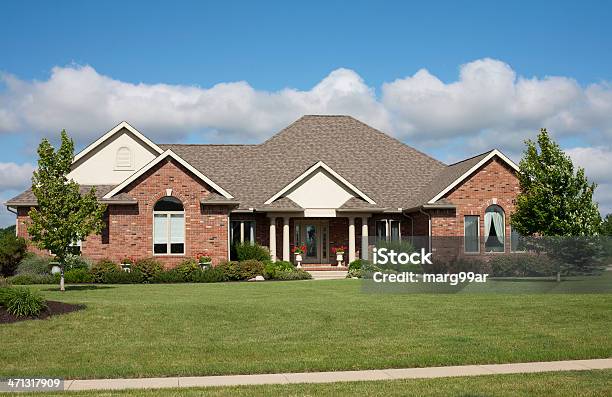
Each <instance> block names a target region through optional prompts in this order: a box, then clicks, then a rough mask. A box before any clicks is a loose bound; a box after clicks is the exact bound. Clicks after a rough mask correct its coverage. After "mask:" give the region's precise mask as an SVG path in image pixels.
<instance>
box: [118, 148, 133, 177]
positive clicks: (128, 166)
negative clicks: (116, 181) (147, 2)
mask: <svg viewBox="0 0 612 397" xmlns="http://www.w3.org/2000/svg"><path fill="white" fill-rule="evenodd" d="M115 169H117V170H128V171H133V170H134V159H133V158H132V151H131V150H130V148H129V147H127V146H122V147H120V148H119V149H117V155H116V157H115Z"/></svg>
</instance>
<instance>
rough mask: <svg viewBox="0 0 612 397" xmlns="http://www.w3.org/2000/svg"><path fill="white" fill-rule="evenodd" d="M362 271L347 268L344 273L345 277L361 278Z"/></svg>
mask: <svg viewBox="0 0 612 397" xmlns="http://www.w3.org/2000/svg"><path fill="white" fill-rule="evenodd" d="M362 277H363V271H362V270H361V269H349V271H348V273H346V278H362Z"/></svg>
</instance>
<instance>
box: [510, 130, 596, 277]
mask: <svg viewBox="0 0 612 397" xmlns="http://www.w3.org/2000/svg"><path fill="white" fill-rule="evenodd" d="M526 145H527V149H526V150H525V153H524V155H523V158H522V159H521V162H520V164H519V168H520V171H519V175H518V179H519V185H520V188H521V192H520V193H519V195H518V196H517V198H516V207H515V212H514V213H513V214H512V216H511V223H512V227H513V229H514V230H516V231H517V232H518V233H519V234H521V235H523V236H538V237H545V238H544V239H531V241H532V242H533V243H534V244H535V245H540V248H542V249H543V250H545V251H546V252H547V253H548V255H549V256H551V257H552V258H554V259H556V260H557V262H558V263H559V268H558V270H557V280H560V278H561V267H562V266H565V267H569V268H571V269H572V271H576V270H578V271H587V270H588V269H590V268H592V267H593V266H594V264H595V260H596V259H595V258H596V256H597V252H598V247H597V244H594V243H593V241H594V240H595V239H593V238H592V236H596V235H597V234H598V233H599V231H600V224H601V216H600V214H599V209H598V208H597V203H595V202H593V192H594V191H595V188H596V185H595V184H594V183H589V181H588V179H587V177H586V176H585V173H584V169H583V168H580V167H578V168H575V167H574V164H573V163H572V160H571V159H570V158H569V156H568V155H567V154H565V153H564V152H563V150H561V148H560V147H559V145H558V144H557V143H555V142H554V141H553V140H552V139H551V138H550V136H549V135H548V132H547V131H546V129H545V128H543V129H541V130H540V134H539V135H538V139H537V142H533V141H531V140H527V141H526ZM532 248H534V249H535V250H538V248H537V247H535V246H534V247H532Z"/></svg>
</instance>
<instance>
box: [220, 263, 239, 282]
mask: <svg viewBox="0 0 612 397" xmlns="http://www.w3.org/2000/svg"><path fill="white" fill-rule="evenodd" d="M215 269H217V270H219V271H220V272H221V273H222V274H223V281H237V280H240V271H239V269H238V262H235V261H224V262H221V263H219V264H218V265H217V266H216V267H215Z"/></svg>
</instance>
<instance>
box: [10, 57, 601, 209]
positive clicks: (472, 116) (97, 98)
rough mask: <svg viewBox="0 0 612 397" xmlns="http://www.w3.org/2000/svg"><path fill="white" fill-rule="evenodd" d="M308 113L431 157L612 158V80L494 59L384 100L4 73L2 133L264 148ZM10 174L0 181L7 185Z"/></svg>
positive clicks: (336, 87)
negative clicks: (535, 73) (133, 135)
mask: <svg viewBox="0 0 612 397" xmlns="http://www.w3.org/2000/svg"><path fill="white" fill-rule="evenodd" d="M303 114H350V115H353V116H355V117H357V118H359V119H361V120H363V121H364V122H366V123H368V124H370V125H372V126H374V127H377V128H380V129H382V130H383V131H386V132H389V133H391V134H393V135H395V136H397V137H399V138H403V139H404V140H405V141H406V142H407V143H409V144H413V145H416V146H420V147H421V148H423V149H425V150H432V149H434V148H435V149H436V152H437V153H443V156H444V155H445V156H446V158H447V159H448V160H456V159H460V158H462V157H465V156H467V155H472V154H475V153H477V152H480V151H485V150H488V149H490V148H492V147H497V148H500V149H502V150H503V151H504V152H506V153H507V154H509V155H510V156H512V157H513V158H517V157H519V156H520V153H521V152H522V149H523V141H524V139H525V138H533V137H535V135H536V134H537V132H538V131H539V129H540V128H541V127H547V128H548V129H549V131H550V132H551V133H552V134H553V135H554V136H556V137H558V138H559V137H560V138H563V139H567V141H569V142H574V144H573V145H575V146H582V147H581V148H575V149H572V150H573V152H570V153H572V156H574V157H575V159H576V161H577V162H581V161H585V160H586V159H592V157H593V156H597V155H599V154H601V158H602V159H604V158H605V159H609V158H610V157H609V155H610V150H611V147H612V145H610V146H603V147H597V148H589V147H588V146H589V145H590V144H591V143H595V144H596V145H601V142H608V141H610V140H611V138H612V116H610V115H612V86H611V85H610V83H608V82H600V83H595V84H590V85H588V86H583V85H580V84H578V83H577V82H576V81H575V80H574V79H572V78H571V77H564V76H539V77H531V76H527V77H525V76H520V75H518V74H517V72H516V71H515V70H513V69H512V67H511V66H510V65H508V64H506V63H504V62H502V61H499V60H494V59H489V58H484V59H479V60H475V61H473V62H469V63H467V64H465V65H461V66H460V67H459V74H458V78H457V79H456V81H451V82H444V81H442V80H441V79H440V78H438V77H436V76H435V75H433V74H432V73H430V72H429V71H427V70H426V69H421V70H419V71H417V72H416V73H414V74H413V75H411V76H410V75H409V76H407V77H404V78H400V79H396V80H393V81H392V80H389V82H387V83H385V84H383V85H382V87H381V90H380V93H379V95H377V94H376V88H375V87H371V86H368V85H367V84H366V82H364V80H363V79H362V78H361V77H360V76H359V75H358V74H357V73H356V72H355V71H352V70H349V69H337V70H334V71H332V72H331V73H330V74H329V75H328V76H326V77H325V78H323V79H322V80H321V81H320V82H318V83H317V84H315V85H314V86H313V87H312V88H310V89H308V90H297V89H293V88H285V89H282V90H278V91H265V90H258V89H255V88H254V87H252V86H251V85H250V84H249V83H248V82H245V81H238V82H223V83H219V84H216V85H214V86H212V87H204V88H203V87H197V86H185V85H170V84H143V83H140V84H134V83H129V82H124V81H120V80H117V79H113V78H112V77H110V76H105V75H102V74H100V73H98V72H97V71H96V70H95V69H94V68H93V67H91V66H78V65H69V66H66V67H55V68H53V70H52V72H51V75H50V76H49V78H48V79H46V80H42V81H29V80H22V79H20V78H19V77H17V76H13V75H9V74H3V75H0V132H17V133H23V134H31V135H30V137H32V136H35V139H36V138H38V137H40V136H52V135H53V136H56V135H57V133H58V131H60V130H61V129H62V128H65V129H66V130H68V132H69V133H70V134H71V135H72V136H74V137H75V138H76V140H77V142H78V143H79V144H86V143H90V142H91V141H92V140H93V139H95V138H96V137H98V136H100V135H101V134H102V133H103V132H105V131H107V130H108V129H110V128H111V127H112V126H114V125H115V124H116V123H118V122H119V121H121V120H127V121H129V122H130V123H132V124H133V125H134V126H136V127H137V128H138V129H140V130H141V131H142V132H144V133H145V134H146V135H148V136H150V137H151V138H152V139H154V140H155V141H158V142H164V141H179V140H180V139H182V138H184V137H185V136H187V135H190V136H193V134H198V133H199V134H202V135H203V136H202V141H207V140H213V139H214V140H218V141H235V142H241V141H242V142H243V141H261V140H263V139H264V138H267V137H269V136H270V135H272V134H273V133H275V132H276V131H278V130H279V129H281V128H283V127H285V126H286V125H287V124H289V123H290V122H291V121H293V120H295V119H297V118H298V117H299V116H301V115H303ZM32 134H33V135H32ZM576 142H577V143H576ZM604 145H607V143H604ZM580 150H582V152H581V151H580ZM588 150H591V152H589V153H587V151H588ZM597 150H599V151H600V152H601V153H600V152H597ZM444 153H445V154H444ZM606 156H608V157H606ZM606 161H607V160H601V161H600V162H599V164H602V165H601V167H605V166H606V165H607V164H609V162H607V163H606ZM585 167H586V169H587V173H588V174H589V175H590V176H591V178H592V179H594V180H595V181H596V182H598V183H600V184H601V187H600V189H599V190H600V191H601V192H602V193H600V194H599V196H598V197H601V199H602V200H604V201H605V200H607V202H608V203H610V204H604V205H602V207H604V208H610V209H611V210H612V193H611V194H610V195H609V197H608V196H605V197H604V196H602V195H603V192H604V191H606V190H607V189H608V188H607V187H606V186H607V185H608V183H610V186H611V187H610V189H609V191H610V192H612V181H609V179H607V178H609V177H608V176H607V174H606V173H605V172H603V171H602V169H603V168H597V169H595V168H594V166H593V164H591V162H589V161H585ZM10 174H11V172H6V173H4V174H2V175H3V176H2V178H4V179H6V180H7V181H8V180H9V179H10V178H12V176H10ZM0 183H2V182H0ZM15 184H16V182H15V183H13V185H15ZM0 189H2V187H1V185H0ZM606 197H608V198H606Z"/></svg>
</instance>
